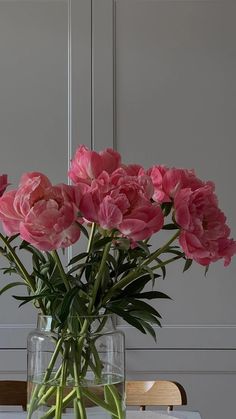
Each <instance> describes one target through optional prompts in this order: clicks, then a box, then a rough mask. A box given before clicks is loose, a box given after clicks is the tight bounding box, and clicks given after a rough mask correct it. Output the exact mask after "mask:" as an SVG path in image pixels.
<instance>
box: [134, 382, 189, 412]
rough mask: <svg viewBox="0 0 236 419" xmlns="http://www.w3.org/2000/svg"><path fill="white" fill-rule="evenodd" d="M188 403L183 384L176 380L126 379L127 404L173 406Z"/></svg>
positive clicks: (143, 406) (144, 406)
mask: <svg viewBox="0 0 236 419" xmlns="http://www.w3.org/2000/svg"><path fill="white" fill-rule="evenodd" d="M185 404H187V397H186V393H185V390H184V388H183V387H182V386H181V384H179V383H176V382H174V381H126V405H127V406H139V407H140V410H145V408H146V406H167V407H168V410H172V409H173V406H182V405H185Z"/></svg>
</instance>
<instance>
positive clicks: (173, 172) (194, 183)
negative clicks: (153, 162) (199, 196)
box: [147, 166, 204, 203]
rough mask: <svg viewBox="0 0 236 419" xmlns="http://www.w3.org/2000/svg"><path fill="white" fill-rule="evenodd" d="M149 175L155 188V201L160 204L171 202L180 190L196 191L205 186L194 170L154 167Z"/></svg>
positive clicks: (148, 171) (149, 170)
mask: <svg viewBox="0 0 236 419" xmlns="http://www.w3.org/2000/svg"><path fill="white" fill-rule="evenodd" d="M147 174H148V175H149V176H150V177H151V179H152V182H153V186H154V194H153V199H154V201H156V202H158V203H164V202H171V201H172V199H173V198H174V197H175V195H176V193H177V192H178V191H179V190H180V189H183V188H190V189H191V190H193V191H194V190H195V189H198V188H200V187H201V186H203V185H204V182H202V181H201V180H200V179H198V178H197V177H196V175H195V173H194V170H188V169H179V168H170V169H169V168H168V167H166V166H153V167H151V168H150V169H148V170H147Z"/></svg>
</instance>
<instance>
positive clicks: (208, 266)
mask: <svg viewBox="0 0 236 419" xmlns="http://www.w3.org/2000/svg"><path fill="white" fill-rule="evenodd" d="M209 268H210V265H207V266H206V267H205V272H204V276H207V272H208V271H209Z"/></svg>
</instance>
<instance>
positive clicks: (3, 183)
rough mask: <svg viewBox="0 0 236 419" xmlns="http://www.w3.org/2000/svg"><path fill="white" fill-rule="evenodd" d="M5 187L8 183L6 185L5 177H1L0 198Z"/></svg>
mask: <svg viewBox="0 0 236 419" xmlns="http://www.w3.org/2000/svg"><path fill="white" fill-rule="evenodd" d="M7 186H8V183H7V175H1V176H0V196H2V195H3V193H4V192H5V190H6V188H7Z"/></svg>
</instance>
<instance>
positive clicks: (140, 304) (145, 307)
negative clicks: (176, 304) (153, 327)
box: [128, 298, 162, 319]
mask: <svg viewBox="0 0 236 419" xmlns="http://www.w3.org/2000/svg"><path fill="white" fill-rule="evenodd" d="M128 301H129V302H130V304H131V305H132V310H133V309H134V310H140V311H143V312H144V313H145V312H147V313H150V314H153V315H154V316H156V317H159V318H160V319H161V318H162V317H161V315H160V313H158V311H157V310H156V309H155V308H154V307H152V306H151V305H150V304H148V303H145V302H144V301H139V300H132V299H131V298H128Z"/></svg>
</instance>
